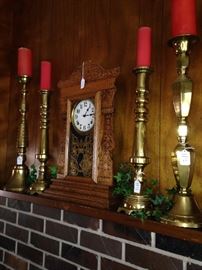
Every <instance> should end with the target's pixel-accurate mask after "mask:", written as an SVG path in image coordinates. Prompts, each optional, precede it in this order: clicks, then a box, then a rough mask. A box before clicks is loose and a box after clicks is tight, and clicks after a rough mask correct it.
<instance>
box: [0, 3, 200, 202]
mask: <svg viewBox="0 0 202 270" xmlns="http://www.w3.org/2000/svg"><path fill="white" fill-rule="evenodd" d="M14 2H15V5H14ZM0 6H1V7H2V9H1V11H0V12H1V13H0V14H1V16H0V22H1V24H0V37H1V40H2V42H1V44H0V59H1V61H0V63H1V64H0V71H1V74H0V93H1V97H2V99H1V104H2V106H0V119H1V122H2V124H1V127H0V129H1V137H0V149H1V152H0V161H1V162H0V172H1V176H2V177H1V182H2V183H3V182H5V180H6V179H5V177H4V176H5V175H7V177H8V176H9V174H10V171H11V168H12V166H13V163H14V160H15V155H16V153H15V151H16V150H15V144H16V131H17V119H18V109H17V106H18V105H17V104H18V103H19V89H18V85H17V83H16V66H17V65H16V61H17V58H16V53H17V48H18V47H19V46H26V47H29V48H31V49H32V51H33V57H34V58H33V78H32V81H31V84H30V87H29V101H28V107H29V112H28V121H29V147H28V149H27V164H28V165H31V164H32V163H34V162H35V163H36V164H37V161H36V159H35V154H36V152H37V149H38V134H39V133H38V129H39V94H38V89H39V79H40V78H39V68H40V61H41V60H45V59H47V60H50V61H51V62H52V64H53V80H52V88H53V91H52V93H51V102H50V121H49V126H50V128H49V135H50V136H49V137H50V159H49V162H50V163H51V164H55V163H57V157H58V149H59V136H60V129H59V124H60V120H59V119H60V118H59V117H60V105H59V93H58V89H57V83H58V81H59V80H66V79H67V78H68V76H69V75H70V74H71V73H72V72H73V71H74V70H75V68H77V67H78V66H80V65H81V63H82V62H83V61H87V60H93V62H95V63H98V64H100V65H101V66H103V67H104V68H114V67H117V66H120V68H121V73H120V76H119V78H118V80H117V84H116V86H117V93H116V97H115V119H114V128H115V145H116V146H115V150H114V167H115V171H116V170H117V168H118V166H119V164H120V163H121V162H125V161H128V160H129V158H130V156H131V155H132V148H133V141H134V125H135V117H134V108H135V89H136V78H135V75H134V74H133V73H132V69H133V68H134V67H135V61H136V38H137V29H138V27H139V26H141V25H148V26H151V27H152V32H153V43H152V67H153V73H152V74H151V76H150V89H149V90H150V96H149V105H148V108H149V121H148V123H147V153H148V156H149V157H150V158H151V164H149V165H148V166H147V167H146V169H145V172H146V175H147V176H148V178H157V179H159V180H160V187H161V189H162V190H165V188H168V187H172V186H174V185H175V180H174V176H173V173H172V167H171V161H170V154H171V151H172V150H173V149H174V147H175V145H176V144H177V137H176V123H177V121H176V116H175V113H174V110H173V105H172V89H171V85H172V83H173V81H174V80H175V78H176V76H177V75H176V69H175V66H176V59H175V55H174V52H173V50H172V49H171V48H170V47H168V45H167V42H168V39H169V38H170V21H171V19H170V1H166V0H152V1H148V0H77V1H75V0H35V1H26V0H21V1H5V0H0ZM201 14H202V2H201V1H200V0H197V15H198V22H197V23H198V34H199V37H200V36H202V21H201V20H200V17H201ZM8 29H10V30H11V35H7V32H8ZM200 59H202V47H201V41H200V42H199V43H198V44H196V45H195V46H194V48H193V50H192V53H191V57H190V60H191V61H190V68H189V76H190V77H191V78H192V79H193V82H194V90H193V91H194V93H193V102H192V107H191V112H190V116H189V125H190V134H189V142H190V144H191V145H193V146H194V147H195V149H196V165H195V172H194V178H193V185H192V188H193V192H194V194H195V195H196V198H197V200H198V201H199V203H200V206H201V207H202V196H201V194H202V185H201V168H202V140H201V137H202V128H201V127H202V116H201V110H200V107H201V105H202V79H201V65H202V64H201V61H200ZM10 72H11V77H10ZM9 83H10V88H9Z"/></svg>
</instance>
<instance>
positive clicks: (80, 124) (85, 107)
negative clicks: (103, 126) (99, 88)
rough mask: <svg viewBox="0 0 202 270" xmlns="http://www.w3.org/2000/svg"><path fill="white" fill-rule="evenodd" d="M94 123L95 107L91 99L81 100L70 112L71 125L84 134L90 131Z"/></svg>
mask: <svg viewBox="0 0 202 270" xmlns="http://www.w3.org/2000/svg"><path fill="white" fill-rule="evenodd" d="M94 123H95V105H94V103H93V101H92V100H91V99H85V100H81V101H79V102H78V103H76V104H75V106H74V108H73V110H72V124H73V126H74V128H75V129H76V130H77V131H78V132H80V133H85V132H88V131H90V130H91V129H92V128H93V126H94Z"/></svg>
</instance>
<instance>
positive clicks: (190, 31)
mask: <svg viewBox="0 0 202 270" xmlns="http://www.w3.org/2000/svg"><path fill="white" fill-rule="evenodd" d="M171 21H172V24H171V31H172V36H173V37H176V36H182V35H196V34H197V31H196V1H195V0H172V2H171Z"/></svg>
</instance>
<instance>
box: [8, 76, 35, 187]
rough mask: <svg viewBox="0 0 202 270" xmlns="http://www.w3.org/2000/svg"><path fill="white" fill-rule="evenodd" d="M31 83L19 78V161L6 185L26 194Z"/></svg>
mask: <svg viewBox="0 0 202 270" xmlns="http://www.w3.org/2000/svg"><path fill="white" fill-rule="evenodd" d="M29 81H30V77H28V76H26V75H25V76H21V77H19V83H20V84H21V85H22V89H21V103H20V108H19V112H20V123H19V128H18V137H17V159H16V165H15V166H14V168H13V170H12V175H11V178H10V179H9V181H8V183H6V186H5V188H4V189H5V190H8V191H14V192H24V191H25V190H26V179H27V175H28V171H29V170H28V167H27V166H26V165H25V161H26V147H27V145H28V142H27V123H26V111H27V108H26V95H27V84H28V82H29Z"/></svg>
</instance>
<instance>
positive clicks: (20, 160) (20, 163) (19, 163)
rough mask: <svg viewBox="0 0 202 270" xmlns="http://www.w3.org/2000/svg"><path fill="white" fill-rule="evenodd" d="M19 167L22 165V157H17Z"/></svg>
mask: <svg viewBox="0 0 202 270" xmlns="http://www.w3.org/2000/svg"><path fill="white" fill-rule="evenodd" d="M17 165H22V157H21V156H18V157H17Z"/></svg>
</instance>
